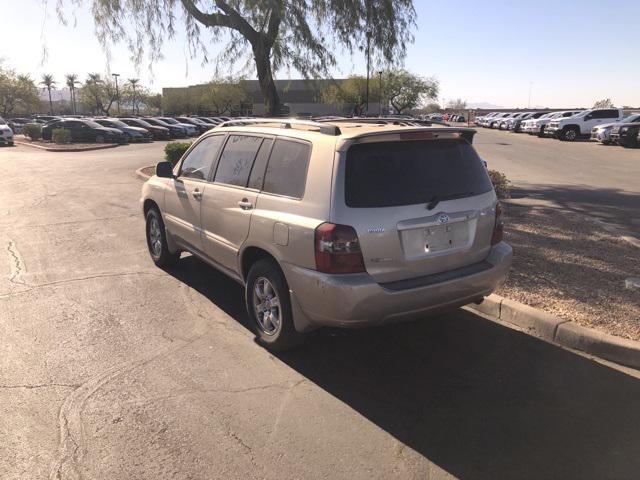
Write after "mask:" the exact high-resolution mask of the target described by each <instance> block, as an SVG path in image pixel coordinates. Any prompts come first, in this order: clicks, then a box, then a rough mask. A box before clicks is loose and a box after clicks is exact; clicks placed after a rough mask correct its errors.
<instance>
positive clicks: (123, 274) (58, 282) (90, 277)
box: [0, 271, 168, 299]
mask: <svg viewBox="0 0 640 480" xmlns="http://www.w3.org/2000/svg"><path fill="white" fill-rule="evenodd" d="M134 275H150V276H153V277H159V278H164V277H167V278H168V275H166V274H159V273H153V272H144V271H139V272H120V273H100V274H96V275H88V276H86V277H76V278H66V279H64V280H56V281H54V282H46V283H39V284H35V285H33V284H29V283H26V282H17V281H15V280H13V281H12V283H17V284H19V285H23V286H25V287H29V288H27V289H26V290H21V291H19V292H9V293H1V294H0V299H2V298H7V297H12V296H15V295H20V294H23V293H28V292H31V291H32V290H36V289H38V288H43V287H51V286H58V285H65V284H68V283H74V282H83V281H86V280H93V279H96V278H109V277H127V276H134Z"/></svg>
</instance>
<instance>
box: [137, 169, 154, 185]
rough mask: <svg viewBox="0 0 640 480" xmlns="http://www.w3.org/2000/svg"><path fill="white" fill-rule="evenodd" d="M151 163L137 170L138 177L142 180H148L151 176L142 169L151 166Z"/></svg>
mask: <svg viewBox="0 0 640 480" xmlns="http://www.w3.org/2000/svg"><path fill="white" fill-rule="evenodd" d="M150 166H151V165H149V166H147V167H142V168H139V169H137V170H136V177H138V178H139V179H140V180H143V181H145V182H146V181H147V180H149V179H150V178H151V175H147V174H146V173H144V172H143V171H142V170H143V169H145V168H149V167H150Z"/></svg>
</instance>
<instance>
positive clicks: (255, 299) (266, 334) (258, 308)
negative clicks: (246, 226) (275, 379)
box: [245, 259, 305, 351]
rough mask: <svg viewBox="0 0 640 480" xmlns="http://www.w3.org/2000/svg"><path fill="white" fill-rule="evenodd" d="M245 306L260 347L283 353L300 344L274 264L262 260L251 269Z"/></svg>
mask: <svg viewBox="0 0 640 480" xmlns="http://www.w3.org/2000/svg"><path fill="white" fill-rule="evenodd" d="M245 303H246V307H247V313H248V314H249V318H251V320H252V322H253V326H254V327H255V331H256V335H257V337H258V342H259V343H260V344H261V345H262V346H264V347H266V348H268V349H269V350H274V351H283V350H288V349H290V348H293V347H296V346H298V345H300V344H301V343H302V342H303V341H304V338H305V335H304V334H301V333H299V332H297V331H296V329H295V328H294V326H293V314H292V312H291V298H290V296H289V287H288V286H287V281H286V279H285V278H284V275H283V273H282V271H281V270H280V267H279V266H278V265H277V264H276V263H275V262H274V261H272V260H269V259H263V260H259V261H257V262H256V263H254V264H253V265H252V266H251V269H250V270H249V275H248V276H247V284H246V287H245Z"/></svg>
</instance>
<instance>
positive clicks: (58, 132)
mask: <svg viewBox="0 0 640 480" xmlns="http://www.w3.org/2000/svg"><path fill="white" fill-rule="evenodd" d="M51 141H52V142H53V143H69V142H70V141H71V130H68V129H66V128H54V129H53V130H51Z"/></svg>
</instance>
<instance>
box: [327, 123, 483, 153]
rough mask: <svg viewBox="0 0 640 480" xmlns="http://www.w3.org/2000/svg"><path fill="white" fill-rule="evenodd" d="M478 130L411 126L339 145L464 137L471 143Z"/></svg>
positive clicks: (373, 134)
mask: <svg viewBox="0 0 640 480" xmlns="http://www.w3.org/2000/svg"><path fill="white" fill-rule="evenodd" d="M476 132H477V130H475V129H473V128H433V129H431V128H430V129H426V128H411V129H409V128H408V129H406V130H404V131H403V130H400V129H399V130H395V131H393V132H384V131H381V132H367V133H363V134H362V135H359V136H357V137H352V138H348V139H344V140H342V141H341V142H340V143H341V144H340V145H339V146H338V148H337V149H338V150H339V151H344V150H346V148H348V147H349V146H351V145H353V144H356V143H375V142H385V141H386V142H398V141H402V140H437V139H451V138H462V139H463V140H465V141H466V142H468V143H469V144H472V143H473V137H474V135H475V134H476Z"/></svg>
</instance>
